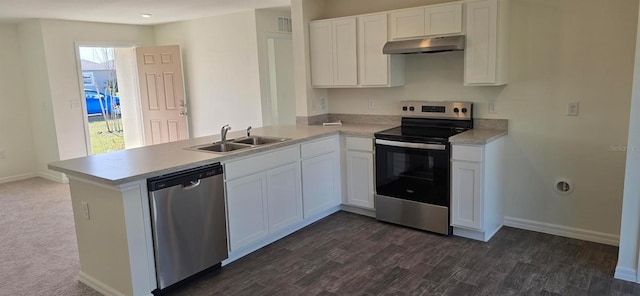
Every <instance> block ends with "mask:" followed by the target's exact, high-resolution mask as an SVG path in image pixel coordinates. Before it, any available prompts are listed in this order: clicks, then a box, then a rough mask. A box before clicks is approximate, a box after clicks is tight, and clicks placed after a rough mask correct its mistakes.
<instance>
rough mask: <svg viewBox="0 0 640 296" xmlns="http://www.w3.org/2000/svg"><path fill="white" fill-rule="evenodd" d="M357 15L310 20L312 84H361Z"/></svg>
mask: <svg viewBox="0 0 640 296" xmlns="http://www.w3.org/2000/svg"><path fill="white" fill-rule="evenodd" d="M356 44H357V38H356V18H355V17H352V18H343V19H336V20H322V21H314V22H311V23H310V24H309V48H310V53H309V54H310V56H311V84H312V85H314V86H355V85H357V84H358V65H357V45H356Z"/></svg>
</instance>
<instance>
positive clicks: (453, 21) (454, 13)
mask: <svg viewBox="0 0 640 296" xmlns="http://www.w3.org/2000/svg"><path fill="white" fill-rule="evenodd" d="M424 23H425V29H424V31H425V35H442V34H455V33H461V32H462V4H461V3H457V4H451V5H442V6H436V7H427V9H426V10H425V21H424Z"/></svg>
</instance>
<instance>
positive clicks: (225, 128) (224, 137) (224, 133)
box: [220, 124, 231, 143]
mask: <svg viewBox="0 0 640 296" xmlns="http://www.w3.org/2000/svg"><path fill="white" fill-rule="evenodd" d="M230 129H231V127H230V126H229V125H228V124H226V125H225V126H223V127H222V129H221V130H220V137H221V138H222V139H221V140H220V142H222V143H224V142H226V141H227V132H228V131H229V130H230Z"/></svg>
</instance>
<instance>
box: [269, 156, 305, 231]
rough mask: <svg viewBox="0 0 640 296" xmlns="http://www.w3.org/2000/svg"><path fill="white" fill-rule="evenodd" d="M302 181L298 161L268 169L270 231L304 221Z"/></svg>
mask: <svg viewBox="0 0 640 296" xmlns="http://www.w3.org/2000/svg"><path fill="white" fill-rule="evenodd" d="M301 182H302V181H301V178H300V164H299V163H297V162H296V163H292V164H289V165H286V166H283V167H279V168H276V169H272V170H269V171H267V206H268V213H269V232H270V233H274V232H276V231H278V230H280V229H283V228H286V227H289V226H292V225H294V224H296V223H299V222H301V221H302V189H301V186H302V185H301Z"/></svg>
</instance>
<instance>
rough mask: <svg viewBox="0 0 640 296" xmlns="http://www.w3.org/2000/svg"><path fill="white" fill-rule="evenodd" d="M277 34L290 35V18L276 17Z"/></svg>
mask: <svg viewBox="0 0 640 296" xmlns="http://www.w3.org/2000/svg"><path fill="white" fill-rule="evenodd" d="M278 32H285V33H291V18H289V17H283V16H280V17H278Z"/></svg>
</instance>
